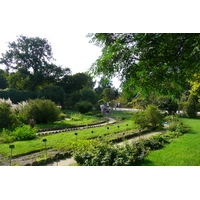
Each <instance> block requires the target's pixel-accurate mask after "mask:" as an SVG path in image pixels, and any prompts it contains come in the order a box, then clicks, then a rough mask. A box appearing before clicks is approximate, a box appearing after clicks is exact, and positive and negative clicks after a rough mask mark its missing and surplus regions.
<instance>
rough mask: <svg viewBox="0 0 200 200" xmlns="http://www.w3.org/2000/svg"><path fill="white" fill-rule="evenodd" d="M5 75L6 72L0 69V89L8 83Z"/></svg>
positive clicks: (4, 87)
mask: <svg viewBox="0 0 200 200" xmlns="http://www.w3.org/2000/svg"><path fill="white" fill-rule="evenodd" d="M6 77H7V73H6V72H5V71H4V70H2V69H0V89H6V88H7V86H8V83H7V80H6Z"/></svg>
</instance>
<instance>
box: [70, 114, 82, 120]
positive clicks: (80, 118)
mask: <svg viewBox="0 0 200 200" xmlns="http://www.w3.org/2000/svg"><path fill="white" fill-rule="evenodd" d="M70 119H71V120H73V121H80V120H82V119H83V116H82V115H81V114H80V113H74V114H72V115H71V117H70Z"/></svg>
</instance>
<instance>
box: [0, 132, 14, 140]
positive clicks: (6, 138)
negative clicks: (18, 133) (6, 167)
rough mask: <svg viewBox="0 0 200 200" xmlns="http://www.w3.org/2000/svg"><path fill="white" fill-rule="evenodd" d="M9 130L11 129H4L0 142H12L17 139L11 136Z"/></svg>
mask: <svg viewBox="0 0 200 200" xmlns="http://www.w3.org/2000/svg"><path fill="white" fill-rule="evenodd" d="M9 132H10V131H8V130H5V129H4V130H3V131H2V133H1V134H0V143H10V142H14V141H15V138H14V137H13V136H11V135H10V133H9Z"/></svg>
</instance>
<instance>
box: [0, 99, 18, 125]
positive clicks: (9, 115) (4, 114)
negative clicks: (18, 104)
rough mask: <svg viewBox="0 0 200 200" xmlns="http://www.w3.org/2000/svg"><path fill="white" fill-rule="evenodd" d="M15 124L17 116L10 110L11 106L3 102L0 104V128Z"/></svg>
mask: <svg viewBox="0 0 200 200" xmlns="http://www.w3.org/2000/svg"><path fill="white" fill-rule="evenodd" d="M16 124H17V118H16V117H15V115H14V113H13V112H12V110H11V107H10V106H9V105H8V104H6V103H5V102H4V103H1V104H0V128H8V127H11V126H13V125H16Z"/></svg>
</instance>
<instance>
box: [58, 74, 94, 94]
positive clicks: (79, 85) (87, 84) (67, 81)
mask: <svg viewBox="0 0 200 200" xmlns="http://www.w3.org/2000/svg"><path fill="white" fill-rule="evenodd" d="M57 85H58V86H60V87H62V88H63V89H64V91H65V93H66V94H70V93H73V92H77V91H80V90H82V89H84V88H90V89H93V87H94V82H93V80H92V77H91V76H89V75H88V74H87V73H77V74H74V75H65V76H64V77H63V78H62V80H61V81H60V82H58V84H57Z"/></svg>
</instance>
